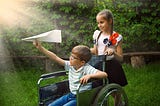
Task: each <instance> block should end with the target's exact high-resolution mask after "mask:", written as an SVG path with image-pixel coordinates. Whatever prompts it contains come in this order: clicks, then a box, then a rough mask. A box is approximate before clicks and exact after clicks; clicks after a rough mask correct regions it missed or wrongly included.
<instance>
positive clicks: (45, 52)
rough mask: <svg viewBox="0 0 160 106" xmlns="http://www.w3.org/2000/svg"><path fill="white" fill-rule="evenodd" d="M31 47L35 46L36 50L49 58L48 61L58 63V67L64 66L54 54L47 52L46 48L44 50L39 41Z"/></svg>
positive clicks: (61, 60)
mask: <svg viewBox="0 0 160 106" xmlns="http://www.w3.org/2000/svg"><path fill="white" fill-rule="evenodd" d="M33 45H35V46H36V48H37V49H38V50H39V51H41V52H42V53H44V54H45V55H46V56H47V57H49V58H50V59H52V60H53V61H55V62H57V63H59V64H60V65H63V66H64V65H65V61H64V60H63V59H61V58H60V57H58V56H57V55H56V54H55V53H53V52H51V51H49V50H47V49H46V48H44V47H43V46H42V45H41V43H40V42H39V41H37V40H36V41H34V42H33Z"/></svg>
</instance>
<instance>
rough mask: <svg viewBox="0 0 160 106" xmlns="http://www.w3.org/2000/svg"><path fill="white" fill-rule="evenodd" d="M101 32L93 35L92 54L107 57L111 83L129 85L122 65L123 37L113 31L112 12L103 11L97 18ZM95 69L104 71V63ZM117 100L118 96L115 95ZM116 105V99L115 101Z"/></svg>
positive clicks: (100, 63)
mask: <svg viewBox="0 0 160 106" xmlns="http://www.w3.org/2000/svg"><path fill="white" fill-rule="evenodd" d="M96 20H97V23H98V28H99V29H100V31H99V30H96V31H95V32H94V34H93V39H94V47H93V48H91V52H92V53H93V54H96V55H107V58H106V60H107V61H106V66H107V67H106V69H105V71H106V73H107V74H108V80H109V83H117V84H119V85H121V86H125V85H127V80H126V77H125V74H124V71H123V69H122V66H121V64H120V62H121V61H123V50H122V35H120V34H118V33H117V32H115V31H113V15H112V12H111V11H110V10H107V9H105V10H102V11H101V12H99V13H98V14H97V16H96ZM95 68H97V69H100V70H102V62H99V63H97V64H96V65H95ZM113 96H114V97H115V98H117V101H118V97H116V95H113ZM115 105H117V104H116V99H115Z"/></svg>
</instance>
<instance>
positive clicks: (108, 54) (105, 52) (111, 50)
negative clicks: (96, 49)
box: [104, 48, 115, 56]
mask: <svg viewBox="0 0 160 106" xmlns="http://www.w3.org/2000/svg"><path fill="white" fill-rule="evenodd" d="M114 52H115V50H114V49H113V48H107V49H106V50H105V51H104V54H105V55H107V56H111V55H113V54H114Z"/></svg>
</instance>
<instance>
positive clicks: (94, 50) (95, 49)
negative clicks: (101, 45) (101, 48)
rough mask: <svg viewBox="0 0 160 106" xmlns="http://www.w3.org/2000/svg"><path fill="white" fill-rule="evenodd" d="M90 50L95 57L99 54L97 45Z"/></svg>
mask: <svg viewBox="0 0 160 106" xmlns="http://www.w3.org/2000/svg"><path fill="white" fill-rule="evenodd" d="M90 50H91V53H92V54H95V55H97V54H98V53H97V46H96V45H94V46H93V48H90Z"/></svg>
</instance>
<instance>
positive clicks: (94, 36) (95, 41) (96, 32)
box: [93, 30, 100, 44]
mask: <svg viewBox="0 0 160 106" xmlns="http://www.w3.org/2000/svg"><path fill="white" fill-rule="evenodd" d="M99 33H100V31H99V30H96V31H94V34H93V43H94V44H97V38H98V35H99Z"/></svg>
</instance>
